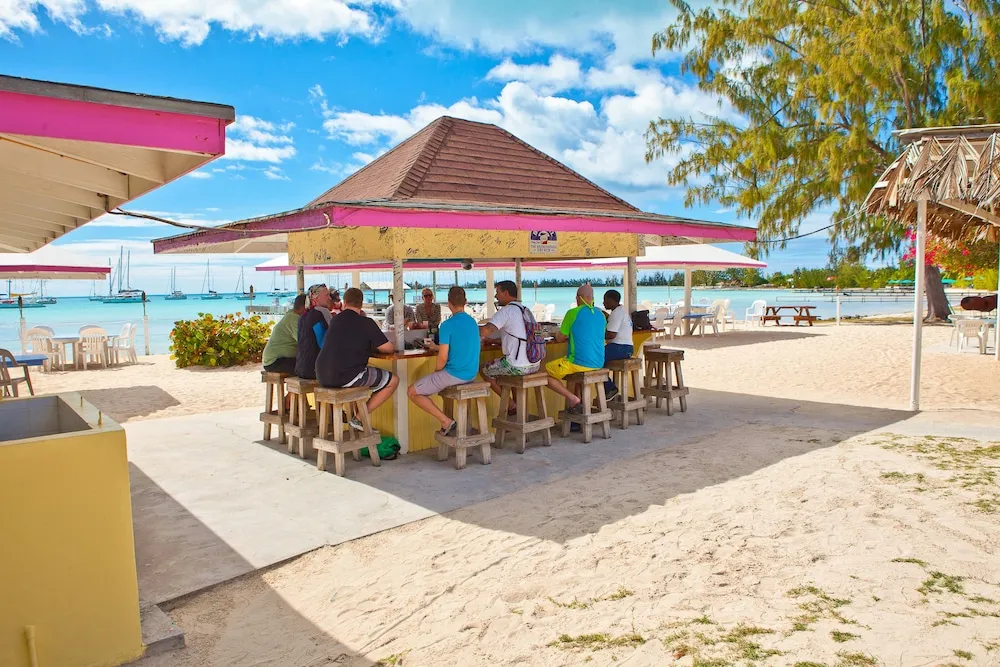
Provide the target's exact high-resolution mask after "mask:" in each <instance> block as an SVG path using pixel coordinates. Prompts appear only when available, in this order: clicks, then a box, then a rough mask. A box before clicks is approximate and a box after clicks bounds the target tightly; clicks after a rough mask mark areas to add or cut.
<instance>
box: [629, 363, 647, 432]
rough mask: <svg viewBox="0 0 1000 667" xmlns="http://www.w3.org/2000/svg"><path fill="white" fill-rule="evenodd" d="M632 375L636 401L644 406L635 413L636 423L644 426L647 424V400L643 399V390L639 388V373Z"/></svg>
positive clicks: (634, 372) (633, 372)
mask: <svg viewBox="0 0 1000 667" xmlns="http://www.w3.org/2000/svg"><path fill="white" fill-rule="evenodd" d="M631 375H632V393H633V394H635V400H637V401H643V406H642V407H640V408H639V409H638V410H636V411H635V421H636V423H638V424H639V426H642V425H643V424H645V423H646V408H645V405H646V404H645V399H644V398H643V397H642V390H641V389H640V388H639V371H638V369H637V370H634V371H632V373H631Z"/></svg>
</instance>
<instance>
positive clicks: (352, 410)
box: [347, 403, 371, 461]
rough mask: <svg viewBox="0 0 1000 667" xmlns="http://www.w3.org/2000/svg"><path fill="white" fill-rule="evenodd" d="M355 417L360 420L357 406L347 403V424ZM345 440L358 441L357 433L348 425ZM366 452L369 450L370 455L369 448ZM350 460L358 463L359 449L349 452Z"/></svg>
mask: <svg viewBox="0 0 1000 667" xmlns="http://www.w3.org/2000/svg"><path fill="white" fill-rule="evenodd" d="M355 417H357V418H358V419H359V420H360V419H361V415H360V413H358V404H357V403H348V405H347V421H348V422H349V421H351V420H352V419H354V418H355ZM347 439H348V440H357V439H358V432H357V431H355V430H354V429H353V428H351V425H350V424H347ZM368 450H369V451H368V453H369V454H371V447H369V448H368ZM351 458H352V459H354V460H355V461H360V460H361V450H360V449H355V450H354V451H352V452H351Z"/></svg>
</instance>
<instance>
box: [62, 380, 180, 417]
mask: <svg viewBox="0 0 1000 667" xmlns="http://www.w3.org/2000/svg"><path fill="white" fill-rule="evenodd" d="M79 393H80V395H81V396H83V397H84V398H85V399H86V400H87V401H89V402H90V403H91V404H92V405H94V406H95V407H96V408H98V409H100V410H101V411H103V412H104V413H105V414H106V415H108V416H109V417H111V418H112V419H114V420H115V421H116V422H118V423H119V424H122V423H124V422H127V421H128V420H130V419H135V418H136V417H145V416H147V415H151V414H153V413H154V412H159V411H160V410H165V409H167V408H170V407H173V406H175V405H180V401H178V400H177V399H176V398H174V397H173V396H171V395H170V394H168V393H167V392H165V391H163V390H162V389H160V388H159V387H155V386H152V385H139V386H135V387H116V388H114V389H83V390H80V392H79ZM123 395H127V397H128V400H127V405H123V401H122V397H123Z"/></svg>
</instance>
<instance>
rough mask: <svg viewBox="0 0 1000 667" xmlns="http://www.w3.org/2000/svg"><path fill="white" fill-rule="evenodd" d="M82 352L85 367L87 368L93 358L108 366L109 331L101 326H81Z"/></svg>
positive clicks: (102, 365)
mask: <svg viewBox="0 0 1000 667" xmlns="http://www.w3.org/2000/svg"><path fill="white" fill-rule="evenodd" d="M79 345H80V354H81V358H82V359H83V367H84V368H87V366H88V364H90V362H91V361H92V360H93V361H95V362H97V363H99V364H101V368H107V367H108V332H107V331H105V330H104V329H102V328H101V327H99V326H96V325H93V324H88V325H85V326H82V327H80V343H79Z"/></svg>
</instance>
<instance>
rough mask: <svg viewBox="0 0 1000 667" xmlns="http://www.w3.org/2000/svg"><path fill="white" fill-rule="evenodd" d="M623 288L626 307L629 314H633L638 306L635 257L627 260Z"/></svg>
mask: <svg viewBox="0 0 1000 667" xmlns="http://www.w3.org/2000/svg"><path fill="white" fill-rule="evenodd" d="M624 287H625V304H626V307H627V308H628V312H629V313H634V312H635V311H636V310H637V309H638V304H639V266H638V264H636V261H635V257H629V258H628V266H627V267H626V268H625V283H624ZM650 314H652V313H650Z"/></svg>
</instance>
